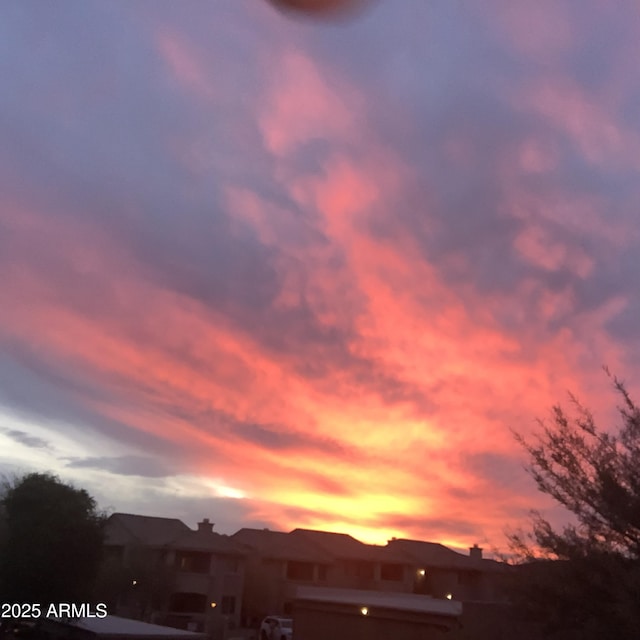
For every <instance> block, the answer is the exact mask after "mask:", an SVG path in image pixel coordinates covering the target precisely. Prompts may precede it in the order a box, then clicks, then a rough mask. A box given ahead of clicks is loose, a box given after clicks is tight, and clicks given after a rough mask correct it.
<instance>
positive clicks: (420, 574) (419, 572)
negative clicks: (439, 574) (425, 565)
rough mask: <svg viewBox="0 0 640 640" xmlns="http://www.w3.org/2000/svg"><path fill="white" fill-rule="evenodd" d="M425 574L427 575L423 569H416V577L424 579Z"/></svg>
mask: <svg viewBox="0 0 640 640" xmlns="http://www.w3.org/2000/svg"><path fill="white" fill-rule="evenodd" d="M426 573H427V572H426V571H425V570H424V569H418V575H419V576H420V577H421V578H424V576H425V574H426Z"/></svg>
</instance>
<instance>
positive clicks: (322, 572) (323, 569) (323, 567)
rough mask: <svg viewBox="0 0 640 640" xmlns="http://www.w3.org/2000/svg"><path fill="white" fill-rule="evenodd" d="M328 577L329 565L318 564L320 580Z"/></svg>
mask: <svg viewBox="0 0 640 640" xmlns="http://www.w3.org/2000/svg"><path fill="white" fill-rule="evenodd" d="M326 579H327V565H326V564H319V565H318V580H322V581H324V580H326Z"/></svg>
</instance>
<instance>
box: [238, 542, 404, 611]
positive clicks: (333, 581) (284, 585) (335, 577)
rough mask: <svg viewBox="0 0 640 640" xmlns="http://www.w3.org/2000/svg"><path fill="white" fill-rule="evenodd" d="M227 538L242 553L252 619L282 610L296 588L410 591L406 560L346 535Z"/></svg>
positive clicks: (288, 605) (246, 599)
mask: <svg viewBox="0 0 640 640" xmlns="http://www.w3.org/2000/svg"><path fill="white" fill-rule="evenodd" d="M232 538H233V539H234V540H236V541H237V542H240V543H242V544H243V545H245V549H246V551H247V565H246V575H247V578H246V581H245V591H244V596H243V602H244V613H245V614H246V616H247V618H249V619H251V620H257V619H259V618H261V617H263V616H265V615H267V614H288V613H290V612H291V608H292V604H293V600H294V597H295V593H296V588H297V587H298V586H304V585H315V586H324V587H335V588H351V589H369V590H386V591H400V592H403V591H404V592H410V591H411V589H412V586H413V573H412V568H411V563H410V561H409V560H408V559H407V557H406V556H405V555H404V554H402V553H396V552H395V551H393V550H390V549H388V548H386V547H377V546H374V545H368V544H364V543H362V542H360V541H359V540H356V539H355V538H353V537H352V536H350V535H347V534H341V533H330V532H325V531H314V530H310V529H294V530H293V531H291V532H289V533H284V532H281V531H270V530H268V529H241V530H240V531H238V532H237V533H235V534H234V535H233V536H232Z"/></svg>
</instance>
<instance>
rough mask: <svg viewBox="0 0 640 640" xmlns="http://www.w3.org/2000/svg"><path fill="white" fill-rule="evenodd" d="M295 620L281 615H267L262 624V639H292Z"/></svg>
mask: <svg viewBox="0 0 640 640" xmlns="http://www.w3.org/2000/svg"><path fill="white" fill-rule="evenodd" d="M292 638H293V620H292V619H291V618H281V617H280V616H267V617H266V618H265V619H264V620H263V621H262V624H261V625H260V640H291V639H292Z"/></svg>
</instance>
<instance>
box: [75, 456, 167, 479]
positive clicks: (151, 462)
mask: <svg viewBox="0 0 640 640" xmlns="http://www.w3.org/2000/svg"><path fill="white" fill-rule="evenodd" d="M67 467H69V468H71V469H100V470H102V471H108V472H110V473H114V474H116V475H122V476H144V477H147V478H164V477H166V476H170V475H173V473H172V472H171V470H170V468H169V466H168V465H167V464H166V463H165V462H162V461H160V460H157V459H154V458H149V457H146V456H133V455H126V456H112V457H106V456H100V457H92V458H70V459H68V461H67Z"/></svg>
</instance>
